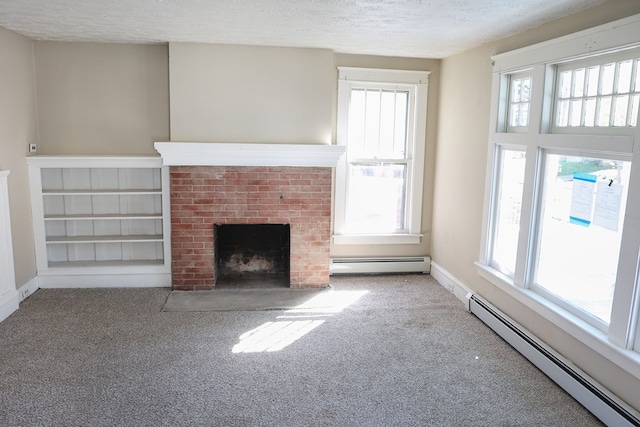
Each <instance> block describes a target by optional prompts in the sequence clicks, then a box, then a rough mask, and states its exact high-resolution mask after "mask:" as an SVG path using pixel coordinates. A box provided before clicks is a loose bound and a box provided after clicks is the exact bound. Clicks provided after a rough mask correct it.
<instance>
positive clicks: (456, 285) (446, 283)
mask: <svg viewBox="0 0 640 427" xmlns="http://www.w3.org/2000/svg"><path fill="white" fill-rule="evenodd" d="M431 277H433V278H434V279H436V280H437V281H438V283H440V284H441V285H442V286H443V287H444V288H445V289H446V290H448V291H449V292H451V293H452V294H454V295H455V296H456V298H458V299H459V300H460V301H462V302H463V303H464V304H465V305H467V294H469V293H471V292H472V291H471V289H469V288H468V287H467V286H466V285H465V284H464V283H462V282H461V281H459V280H458V279H456V278H455V277H454V276H453V275H451V273H449V272H448V271H447V270H445V269H444V268H442V267H441V266H439V265H438V264H436V263H435V262H433V261H431Z"/></svg>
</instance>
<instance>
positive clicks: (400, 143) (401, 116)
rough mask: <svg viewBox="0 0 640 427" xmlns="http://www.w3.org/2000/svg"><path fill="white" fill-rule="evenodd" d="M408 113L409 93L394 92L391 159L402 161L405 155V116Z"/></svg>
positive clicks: (406, 136)
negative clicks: (394, 110)
mask: <svg viewBox="0 0 640 427" xmlns="http://www.w3.org/2000/svg"><path fill="white" fill-rule="evenodd" d="M407 111H409V92H396V116H395V117H396V124H395V135H394V146H393V152H394V156H393V158H394V159H395V158H398V159H404V158H405V157H406V153H407V138H408V135H407V122H408V120H409V117H408V116H407Z"/></svg>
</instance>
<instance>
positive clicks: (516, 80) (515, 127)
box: [508, 74, 531, 132]
mask: <svg viewBox="0 0 640 427" xmlns="http://www.w3.org/2000/svg"><path fill="white" fill-rule="evenodd" d="M530 103H531V76H528V75H526V74H512V75H511V76H510V79H509V113H508V114H509V118H508V128H509V130H510V131H516V132H517V131H521V132H524V131H526V129H527V128H526V127H527V125H528V124H529V105H530Z"/></svg>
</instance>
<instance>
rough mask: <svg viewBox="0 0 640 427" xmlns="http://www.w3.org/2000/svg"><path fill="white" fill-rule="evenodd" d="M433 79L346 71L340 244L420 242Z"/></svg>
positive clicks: (341, 90)
mask: <svg viewBox="0 0 640 427" xmlns="http://www.w3.org/2000/svg"><path fill="white" fill-rule="evenodd" d="M427 79H428V73H427V72H413V71H396V70H372V69H361V68H346V67H340V68H339V83H338V135H337V138H338V144H339V145H346V147H347V148H346V154H345V156H344V157H343V158H342V160H341V163H340V164H339V165H338V167H337V170H336V177H337V179H336V210H335V215H336V217H335V235H334V242H335V243H336V244H341V243H344V244H363V243H419V241H420V226H421V209H422V177H423V163H424V139H425V132H426V101H427V99H426V95H427Z"/></svg>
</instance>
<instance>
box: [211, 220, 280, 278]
mask: <svg viewBox="0 0 640 427" xmlns="http://www.w3.org/2000/svg"><path fill="white" fill-rule="evenodd" d="M213 236H214V237H213V238H214V257H215V259H214V262H215V266H216V280H215V286H216V288H225V287H226V288H235V287H257V288H260V287H289V284H290V281H289V253H290V230H289V225H288V224H215V225H214V230H213Z"/></svg>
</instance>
